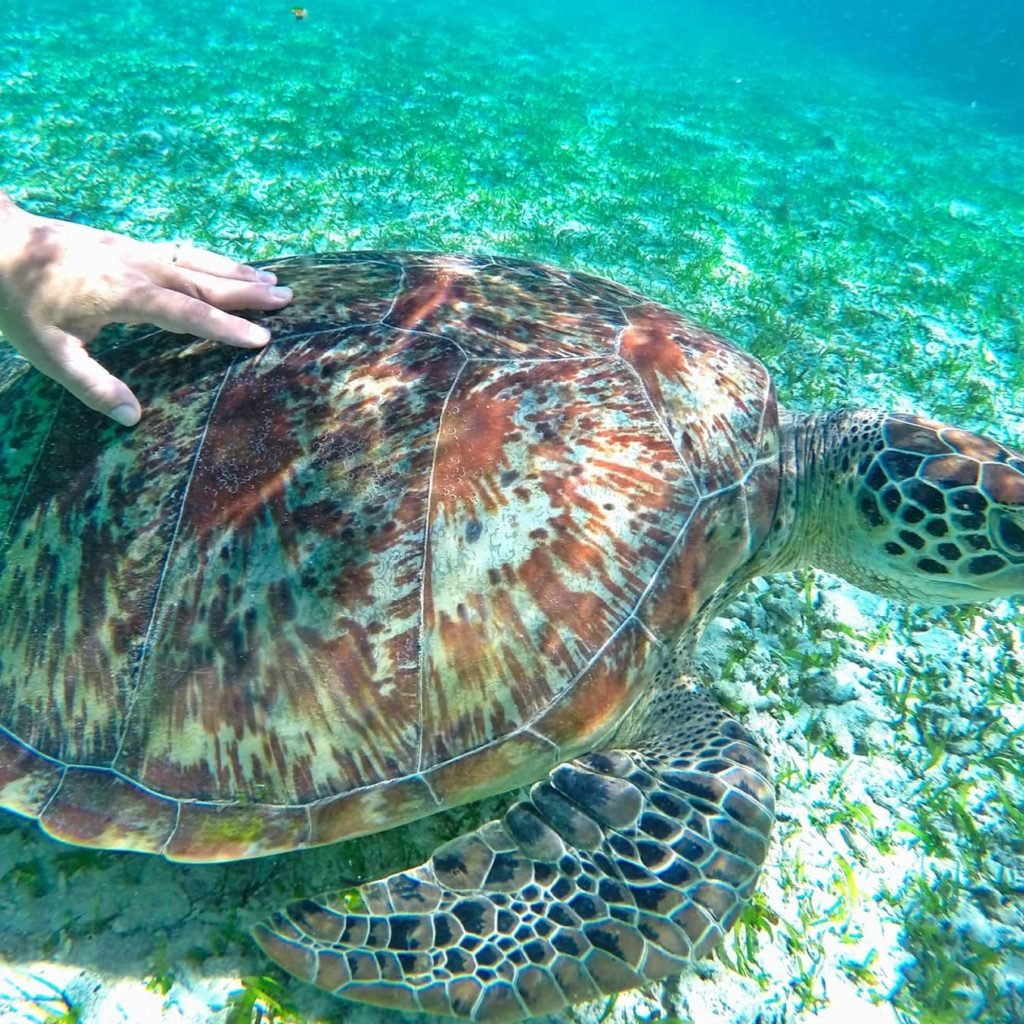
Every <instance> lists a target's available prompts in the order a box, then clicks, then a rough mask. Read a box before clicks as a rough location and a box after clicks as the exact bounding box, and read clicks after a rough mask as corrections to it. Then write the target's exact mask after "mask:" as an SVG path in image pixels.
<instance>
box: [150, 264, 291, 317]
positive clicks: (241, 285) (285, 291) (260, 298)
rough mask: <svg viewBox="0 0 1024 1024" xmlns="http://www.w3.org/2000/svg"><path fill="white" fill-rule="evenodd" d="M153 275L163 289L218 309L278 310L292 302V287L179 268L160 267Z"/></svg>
mask: <svg viewBox="0 0 1024 1024" xmlns="http://www.w3.org/2000/svg"><path fill="white" fill-rule="evenodd" d="M153 276H154V279H155V280H156V283H158V284H162V285H163V286H164V287H165V288H168V289H170V290H172V291H176V292H181V293H182V294H184V295H191V296H192V297H193V298H197V299H202V301H203V302H205V303H207V304H209V305H211V306H216V307H217V308H218V309H226V310H232V309H266V310H270V309H279V308H280V307H281V306H284V305H286V304H287V303H289V302H291V300H292V290H291V288H286V287H281V286H271V285H268V284H265V283H263V282H258V281H239V280H236V279H234V278H224V277H218V276H216V275H214V274H207V273H203V272H200V271H194V270H182V269H180V267H178V266H173V267H172V266H165V267H162V268H161V269H160V271H159V272H158V273H157V274H155V275H153Z"/></svg>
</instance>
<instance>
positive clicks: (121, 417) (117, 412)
mask: <svg viewBox="0 0 1024 1024" xmlns="http://www.w3.org/2000/svg"><path fill="white" fill-rule="evenodd" d="M108 415H109V416H110V418H111V419H112V420H114V421H115V422H117V423H120V424H121V426H122V427H134V426H135V424H136V423H138V422H139V415H140V414H139V410H138V409H137V408H136V407H135V406H134V405H129V404H127V403H126V404H124V405H116V406H114V408H113V409H111V410H110V412H109V413H108Z"/></svg>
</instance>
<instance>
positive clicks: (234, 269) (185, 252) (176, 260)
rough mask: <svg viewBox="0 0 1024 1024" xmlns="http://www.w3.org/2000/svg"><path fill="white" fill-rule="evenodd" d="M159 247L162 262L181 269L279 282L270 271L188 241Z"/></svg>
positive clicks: (234, 277) (238, 278) (232, 277)
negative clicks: (201, 247) (200, 247)
mask: <svg viewBox="0 0 1024 1024" xmlns="http://www.w3.org/2000/svg"><path fill="white" fill-rule="evenodd" d="M144 244H145V243H144ZM157 249H158V250H159V252H160V255H159V256H158V257H157V259H158V261H159V262H160V263H162V264H167V265H170V266H174V267H177V268H179V269H181V270H194V271H196V272H198V273H200V274H209V275H211V276H212V277H221V278H225V279H227V280H233V281H256V282H259V283H260V284H275V283H276V282H277V277H276V276H275V275H274V274H272V273H270V271H267V270H257V269H256V268H255V267H250V266H248V265H247V264H245V263H236V262H235V261H234V260H232V259H228V257H227V256H221V255H220V254H219V253H215V252H210V250H209V249H196V248H194V247H193V246H192V245H191V244H189V243H188V242H171V243H166V242H161V243H158V244H157ZM261 308H262V307H261Z"/></svg>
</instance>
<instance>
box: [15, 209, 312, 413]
mask: <svg viewBox="0 0 1024 1024" xmlns="http://www.w3.org/2000/svg"><path fill="white" fill-rule="evenodd" d="M275 284H276V278H275V277H274V275H273V274H269V273H265V272H263V271H258V270H255V269H253V268H252V267H248V266H246V265H245V264H242V263H235V262H234V261H233V260H230V259H228V258H226V257H224V256H218V255H217V254H215V253H212V252H208V251H207V250H205V249H195V248H192V247H191V246H189V245H182V244H173V243H153V242H140V241H137V240H135V239H132V238H128V237H127V236H124V235H117V234H114V233H112V232H109V231H100V230H97V229H96V228H90V227H86V226H84V225H82V224H73V223H70V222H67V221H60V220H52V219H49V218H46V217H38V216H35V215H33V214H30V213H27V212H26V211H24V210H21V209H19V208H18V207H17V206H15V205H14V204H13V203H12V202H11V201H10V200H9V199H8V198H7V197H6V196H5V195H4V194H3V193H2V192H0V332H2V333H3V334H4V336H5V337H6V338H7V339H8V341H10V342H11V344H12V345H13V346H14V347H15V348H16V349H17V350H18V351H19V352H20V353H21V354H22V355H23V356H24V357H25V358H26V359H27V360H28V361H29V362H30V363H32V365H33V366H35V368H36V369H37V370H41V371H42V372H43V373H45V374H46V375H47V376H49V377H52V378H53V379H54V380H56V381H57V382H58V383H60V384H62V385H63V386H64V387H65V388H67V389H68V391H70V392H71V393H72V394H73V395H75V397H77V398H79V399H80V400H81V401H82V402H84V403H85V404H86V405H87V406H89V408H91V409H95V410H97V411H98V412H102V413H104V414H105V415H107V416H109V417H110V418H111V419H113V420H116V421H117V422H118V423H121V424H123V425H124V426H134V425H135V424H136V423H138V421H139V417H140V416H141V415H142V409H141V406H140V405H139V400H138V399H137V398H136V397H135V395H134V394H133V393H132V390H131V388H129V387H128V385H127V384H125V383H124V381H122V380H119V379H118V378H117V377H115V376H114V375H113V374H111V373H109V372H108V371H107V370H105V369H104V368H103V367H102V366H101V365H100V364H99V363H98V362H97V361H96V360H95V359H93V358H92V356H90V355H89V353H88V351H87V349H86V346H87V345H88V344H89V342H91V341H92V340H93V338H95V337H96V335H97V334H98V333H99V331H100V329H101V328H102V327H104V326H106V325H107V324H111V323H127V322H142V323H151V324H155V325H156V326H157V327H161V328H163V329H164V330H167V331H174V332H176V333H182V334H194V335H197V336H198V337H201V338H212V339H213V340H215V341H222V342H226V343H227V344H229V345H237V346H238V347H239V348H260V347H262V346H263V345H265V344H266V343H267V342H268V341H269V340H270V332H269V331H267V329H266V328H264V327H260V326H258V325H257V324H254V323H250V322H249V321H248V320H244V319H243V318H241V317H237V316H232V315H231V313H230V312H229V311H230V310H238V309H262V310H270V309H277V308H279V307H281V306H284V305H286V304H287V303H288V302H290V301H291V297H292V296H291V290H290V289H288V288H278V287H275Z"/></svg>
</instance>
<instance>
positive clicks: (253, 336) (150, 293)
mask: <svg viewBox="0 0 1024 1024" xmlns="http://www.w3.org/2000/svg"><path fill="white" fill-rule="evenodd" d="M264 290H265V289H264ZM285 301H287V300H286V299H283V300H276V302H277V305H283V304H284V302H285ZM122 317H123V318H124V319H125V320H142V321H144V322H146V323H151V324H155V325H156V326H157V327H162V328H163V329H164V330H165V331H173V332H174V333H175V334H194V335H196V337H199V338H212V339H213V340H214V341H222V342H226V343H227V344H228V345H237V346H239V347H240V348H260V347H261V346H263V345H265V344H266V343H267V342H268V341H269V340H270V331H268V330H267V329H266V328H265V327H261V326H260V325H259V324H254V323H251V322H250V321H248V320H244V319H242V317H240V316H232V315H231V314H230V313H227V312H225V311H224V310H222V309H217V308H216V307H214V306H211V305H210V304H209V303H207V302H204V301H203V300H202V299H200V298H196V297H195V296H193V295H183V294H182V293H181V292H177V291H170V290H169V289H167V288H161V287H159V286H151V287H147V288H141V289H138V290H136V291H135V292H134V293H133V294H132V299H131V301H130V302H129V303H126V304H125V305H124V306H123V307H122V308H121V309H119V310H118V319H121V318H122Z"/></svg>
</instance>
